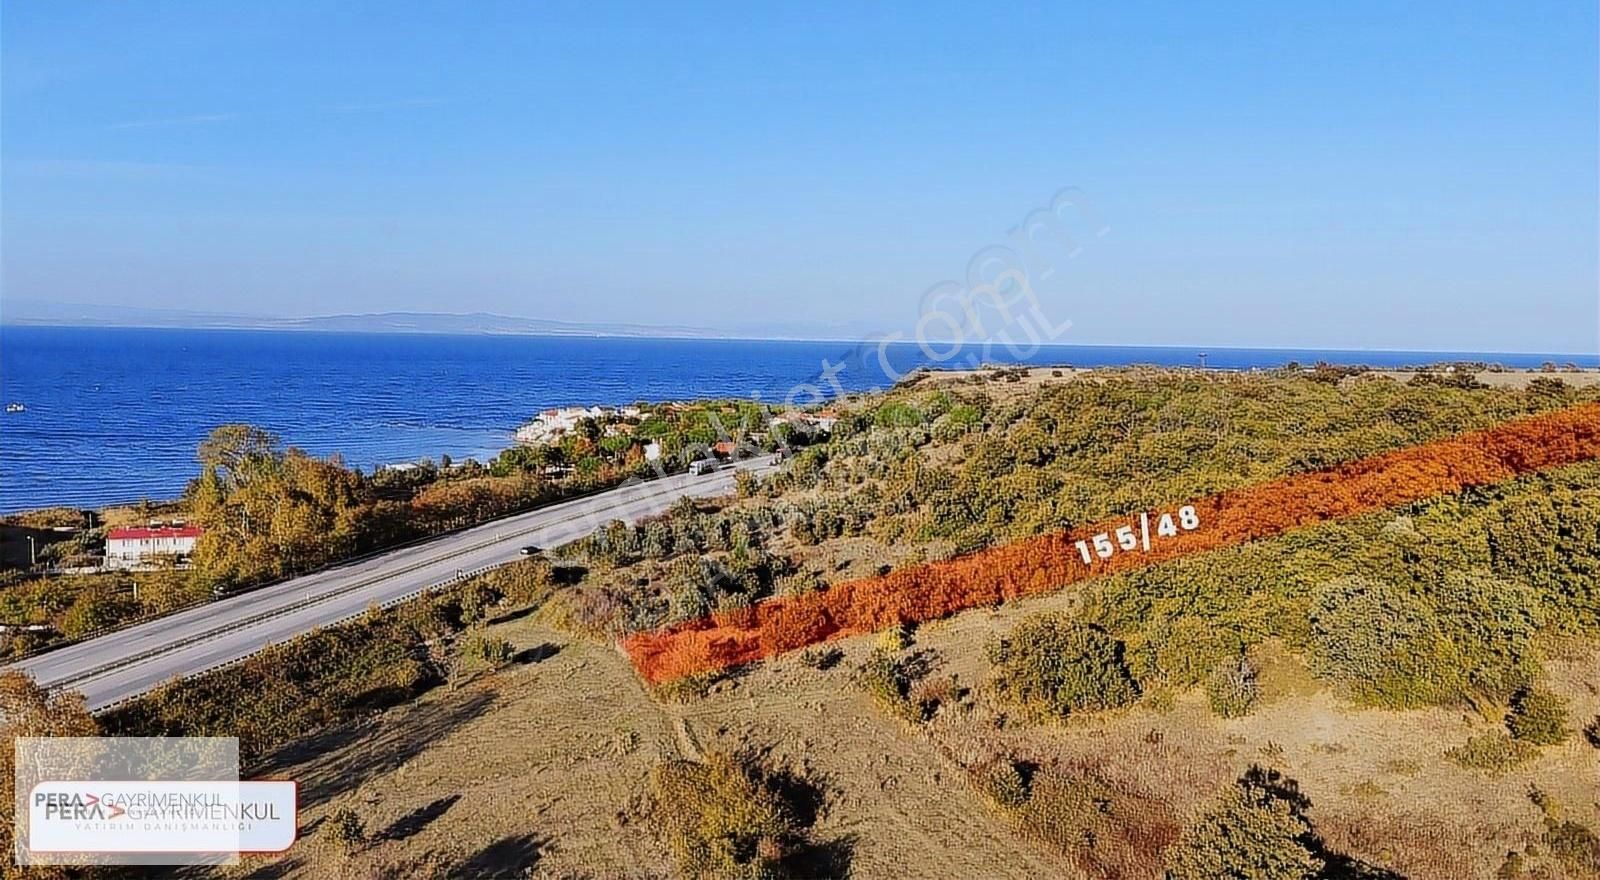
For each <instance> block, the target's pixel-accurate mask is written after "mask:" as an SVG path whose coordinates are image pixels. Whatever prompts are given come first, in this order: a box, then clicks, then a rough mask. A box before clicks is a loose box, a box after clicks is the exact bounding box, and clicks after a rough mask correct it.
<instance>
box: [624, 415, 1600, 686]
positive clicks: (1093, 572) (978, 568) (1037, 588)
mask: <svg viewBox="0 0 1600 880" xmlns="http://www.w3.org/2000/svg"><path fill="white" fill-rule="evenodd" d="M1597 458H1600V404H1584V405H1582V406H1577V407H1573V408H1571V409H1566V410H1561V411H1558V412H1554V413H1548V414H1545V415H1540V416H1534V417H1531V418H1526V419H1518V420H1516V421H1512V422H1507V423H1505V424H1502V425H1497V426H1496V427H1493V428H1489V429H1487V430H1483V431H1476V432H1473V433H1470V434H1462V435H1460V436H1457V437H1452V438H1450V439H1447V440H1438V441H1434V442H1431V443H1424V444H1422V445H1420V446H1412V447H1409V448H1406V449H1401V450H1397V451H1395V452H1390V453H1386V454H1384V455H1378V456H1374V457H1372V458H1364V459H1360V460H1357V461H1352V462H1347V463H1345V464H1342V465H1339V466H1338V467H1334V468H1329V469H1327V470H1321V471H1312V472H1308V473H1302V474H1295V475H1292V476H1288V477H1284V478H1282V479H1279V480H1274V481H1272V482H1268V483H1262V484H1260V485H1256V486H1249V487H1246V488H1242V489H1235V490H1232V491H1229V492H1223V493H1222V494H1220V495H1214V496H1212V497H1210V498H1205V499H1201V500H1198V501H1194V502H1192V504H1193V506H1194V508H1195V510H1196V512H1197V514H1198V516H1199V521H1200V526H1199V527H1198V528H1196V529H1194V530H1192V531H1181V530H1180V531H1179V532H1178V534H1176V535H1170V536H1167V537H1161V538H1158V539H1155V540H1153V541H1152V542H1151V543H1150V549H1149V551H1148V552H1119V553H1115V554H1113V555H1112V556H1111V557H1110V558H1109V559H1105V560H1101V559H1099V558H1098V557H1095V559H1094V561H1093V562H1092V563H1090V564H1085V563H1084V561H1083V556H1082V551H1080V550H1079V549H1078V548H1077V546H1076V542H1077V541H1080V540H1084V541H1087V540H1090V539H1091V538H1092V537H1093V536H1094V535H1096V534H1098V533H1102V532H1113V531H1114V530H1115V529H1116V528H1117V527H1118V526H1127V525H1130V524H1131V525H1134V526H1135V527H1137V525H1138V523H1139V513H1138V512H1134V513H1131V514H1128V515H1127V516H1123V517H1118V518H1117V519H1115V520H1108V521H1107V522H1104V523H1098V524H1096V525H1092V526H1087V527H1085V528H1082V529H1074V530H1072V531H1070V532H1059V533H1056V534H1050V535H1044V536H1041V537H1038V538H1030V539H1028V540H1025V541H1018V542H1016V543H1013V544H1008V545H1006V546H1004V547H996V548H993V549H990V550H983V551H979V552H977V553H973V554H971V555H969V556H963V557H958V558H956V559H951V560H948V561H946V562H935V563H928V564H924V565H916V566H910V567H907V568H904V569H900V570H898V571H893V572H890V573H889V574H887V575H884V576H882V577H875V578H867V579H864V580H856V581H848V582H846V583H842V584H838V585H836V586H834V587H831V588H829V589H827V590H823V591H820V592H816V593H810V594H807V595H804V596H793V597H783V598H779V599H773V600H771V601H767V602H762V603H760V604H758V605H756V606H754V607H751V608H746V609H742V610H740V611H737V612H732V613H729V614H722V615H716V616H714V617H711V618H705V619H702V620H696V621H691V622H688V623H683V624H677V625H675V626H672V627H668V628H666V629H662V630H657V631H654V632H648V633H637V634H635V635H632V636H630V637H628V638H627V639H626V640H625V641H624V642H623V648H624V650H626V651H627V652H628V656H629V657H631V658H632V659H633V662H634V665H635V666H637V667H638V669H639V671H640V673H641V674H643V675H644V677H645V678H646V679H648V680H649V681H652V682H664V681H670V680H672V679H675V678H680V677H682V676H685V675H690V674H693V673H698V672H709V671H713V670H717V669H724V668H727V667H730V666H735V665H738V664H742V663H749V662H751V661H754V660H760V659H762V658H764V657H770V656H773V655H775V654H780V653H782V652H785V651H790V650H794V649H796V648H802V647H805V646H807V645H812V644H816V643H818V642H822V641H825V640H827V639H832V638H837V637H842V636H848V635H856V634H860V633H866V632H873V631H876V630H880V629H884V628H887V627H890V626H896V625H899V624H901V623H918V622H922V621H927V620H934V619H937V618H941V617H946V616H948V615H951V614H954V613H955V612H957V611H962V610H965V609H968V608H978V607H982V606H986V605H995V604H998V603H1000V602H1003V601H1005V600H1007V599H1013V598H1016V597H1018V596H1026V595H1029V594H1033V593H1045V592H1049V591H1052V590H1059V589H1061V588H1062V587H1065V586H1068V585H1070V584H1073V583H1076V582H1078V581H1082V580H1085V579H1088V578H1090V577H1097V576H1099V575H1102V574H1108V573H1111V572H1115V571H1125V570H1129V569H1135V568H1141V567H1144V566H1147V565H1152V564H1154V563H1157V562H1163V561H1166V560H1169V559H1175V558H1177V557H1180V556H1186V555H1189V554H1191V553H1203V552H1205V551H1208V550H1215V549H1218V548H1222V547H1231V546H1235V545H1238V544H1243V543H1245V542H1247V541H1254V540H1258V539H1261V538H1268V537H1272V536H1275V535H1280V534H1282V533H1284V532H1287V531H1289V530H1290V529H1295V528H1299V527H1301V526H1308V525H1314V524H1316V523H1321V522H1327V521H1329V520H1334V519H1340V518H1343V517H1349V516H1355V515H1358V514H1363V513H1370V512H1372V511H1375V510H1380V509H1382V508H1385V507H1393V506H1396V505H1400V504H1408V503H1410V502H1413V501H1421V500H1423V499H1425V498H1430V497H1433V496H1435V495H1444V494H1449V493H1454V492H1459V491H1461V490H1463V489H1466V488H1468V487H1471V486H1482V485H1487V484H1490V483H1498V482H1502V481H1504V480H1508V479H1511V478H1513V477H1516V476H1518V475H1521V474H1526V473H1529V472H1531V471H1536V470H1540V469H1543V468H1549V467H1557V466H1560V465H1566V464H1575V463H1578V462H1581V461H1587V460H1590V459H1597ZM1175 509H1176V508H1173V510H1175ZM1168 512H1170V511H1153V512H1151V519H1152V522H1154V521H1155V520H1156V519H1157V518H1158V517H1159V516H1160V515H1161V514H1162V513H1168ZM1152 528H1153V526H1152Z"/></svg>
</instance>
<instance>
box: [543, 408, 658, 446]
mask: <svg viewBox="0 0 1600 880" xmlns="http://www.w3.org/2000/svg"><path fill="white" fill-rule="evenodd" d="M640 415H641V411H640V409H639V407H637V406H624V407H615V406H564V407H557V408H553V409H547V410H544V411H542V412H540V413H539V414H538V415H536V416H534V417H533V419H532V421H530V422H528V423H527V424H525V425H523V426H522V427H520V428H518V429H517V435H516V436H517V442H518V443H525V444H528V445H542V444H548V443H557V442H560V440H561V438H562V436H564V435H566V434H567V433H569V432H571V431H572V430H574V429H575V428H577V427H578V423H579V422H581V421H583V420H584V419H594V420H595V421H596V422H600V423H602V424H605V423H612V422H615V420H617V419H637V418H639V417H640ZM607 436H614V435H613V434H610V433H608V435H607Z"/></svg>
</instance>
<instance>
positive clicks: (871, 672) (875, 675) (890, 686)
mask: <svg viewBox="0 0 1600 880" xmlns="http://www.w3.org/2000/svg"><path fill="white" fill-rule="evenodd" d="M853 680H854V682H855V684H856V687H859V688H861V689H862V690H864V691H866V692H867V694H868V695H870V696H871V697H872V699H873V700H875V701H877V703H878V704H879V705H881V706H883V707H884V708H885V709H888V710H889V711H890V712H892V713H894V714H895V715H898V716H901V717H904V718H907V719H908V720H914V719H912V716H913V714H914V712H913V708H912V706H911V705H910V701H909V700H908V699H907V697H908V696H909V695H910V693H911V684H912V682H913V681H914V678H913V676H912V673H911V670H910V668H909V667H908V666H907V664H906V662H905V660H904V658H902V657H900V656H899V655H898V654H897V653H896V652H894V651H889V650H885V649H883V648H874V649H873V651H872V653H871V654H868V655H867V659H866V660H865V661H864V662H863V663H862V664H861V665H860V666H858V667H856V672H855V676H854V678H853Z"/></svg>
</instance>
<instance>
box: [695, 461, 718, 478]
mask: <svg viewBox="0 0 1600 880" xmlns="http://www.w3.org/2000/svg"><path fill="white" fill-rule="evenodd" d="M719 464H720V462H718V461H717V460H716V459H714V458H702V459H699V460H698V461H691V462H689V473H690V475H692V476H696V477H698V476H700V475H701V474H709V473H711V472H712V471H714V470H716V469H717V466H718V465H719Z"/></svg>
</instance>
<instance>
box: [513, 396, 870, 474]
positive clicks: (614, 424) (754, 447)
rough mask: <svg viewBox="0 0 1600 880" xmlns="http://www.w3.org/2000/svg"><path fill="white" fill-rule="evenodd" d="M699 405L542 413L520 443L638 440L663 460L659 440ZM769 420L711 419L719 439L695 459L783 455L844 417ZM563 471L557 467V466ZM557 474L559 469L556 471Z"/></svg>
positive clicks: (804, 414) (799, 413)
mask: <svg viewBox="0 0 1600 880" xmlns="http://www.w3.org/2000/svg"><path fill="white" fill-rule="evenodd" d="M700 408H703V407H700V406H699V405H697V404H692V403H691V404H679V403H662V404H653V405H641V404H634V405H629V406H603V405H595V406H565V407H553V408H550V409H546V410H542V411H541V412H539V413H538V414H537V415H535V416H534V417H533V418H532V419H531V420H529V421H528V422H527V423H526V424H523V425H522V426H521V427H519V428H517V431H516V435H515V436H516V441H517V443H518V444H519V445H522V446H527V447H540V446H546V447H548V446H560V445H561V444H562V443H563V441H565V440H566V439H568V438H569V437H574V436H580V435H581V436H585V437H587V438H588V439H591V440H593V439H596V438H597V437H598V438H599V439H613V440H614V439H616V438H629V439H630V440H631V439H633V438H637V445H638V446H639V449H640V450H641V453H642V455H643V458H644V460H645V461H650V462H654V461H659V460H660V459H661V457H662V455H663V451H664V447H663V445H662V438H661V437H659V436H657V435H658V434H660V433H662V430H661V429H663V428H664V427H665V426H666V425H668V424H669V423H670V422H672V421H675V420H676V419H675V418H674V417H676V416H679V415H682V414H685V413H690V412H693V411H695V410H696V409H700ZM763 412H764V414H765V415H766V418H765V421H762V422H754V421H753V420H751V419H750V418H748V414H741V415H742V416H744V417H743V418H741V420H740V421H739V422H738V423H736V424H733V425H728V424H726V423H724V422H722V421H721V420H718V419H715V418H713V419H710V420H709V426H710V427H711V429H712V430H713V431H714V432H715V435H716V436H715V438H714V439H710V440H709V441H708V442H701V443H700V444H699V446H698V447H695V446H693V445H691V447H690V449H689V455H690V456H691V457H693V458H701V459H715V460H719V461H727V460H731V459H734V458H746V457H750V456H752V455H755V454H757V453H760V452H773V451H779V450H780V449H781V448H782V447H784V446H786V445H788V443H789V442H791V440H792V439H793V438H797V437H804V438H807V440H808V441H809V440H810V439H814V438H820V437H822V436H825V435H827V434H828V433H830V432H832V430H833V426H834V425H835V424H836V423H837V422H838V421H839V414H838V412H837V411H835V410H832V409H822V410H820V411H817V412H809V411H804V410H798V409H792V410H785V411H783V412H779V413H766V412H765V408H763ZM551 467H552V468H553V467H557V466H551ZM552 473H554V471H552Z"/></svg>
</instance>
